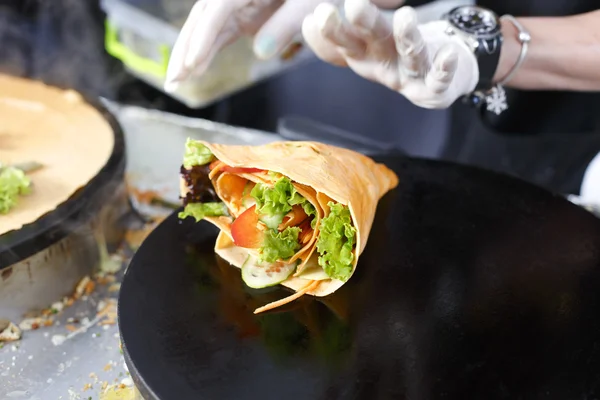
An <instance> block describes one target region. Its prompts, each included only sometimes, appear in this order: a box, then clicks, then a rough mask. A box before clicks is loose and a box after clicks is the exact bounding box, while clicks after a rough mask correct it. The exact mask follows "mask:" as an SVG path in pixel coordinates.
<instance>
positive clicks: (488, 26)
mask: <svg viewBox="0 0 600 400" xmlns="http://www.w3.org/2000/svg"><path fill="white" fill-rule="evenodd" d="M444 19H445V20H446V21H448V24H449V26H448V29H447V31H446V33H447V34H448V35H456V36H458V37H460V38H461V39H462V40H463V41H464V42H465V43H466V44H467V46H469V47H470V48H471V49H472V50H473V54H475V57H476V58H477V63H478V65H479V82H478V83H477V86H476V87H475V91H474V92H473V93H471V94H470V95H468V96H467V100H468V101H469V102H470V103H471V104H473V105H475V106H483V105H485V106H486V108H487V109H488V110H489V111H492V112H494V113H496V114H500V113H501V112H502V111H504V110H506V108H507V104H506V93H505V92H504V89H503V88H502V87H501V86H496V85H494V81H493V78H494V75H495V74H496V69H497V68H498V63H499V61H500V51H501V49H502V32H501V24H500V18H499V17H498V15H496V13H494V12H493V11H491V10H488V9H486V8H483V7H478V6H461V7H456V8H454V9H452V10H451V11H450V12H448V13H447V14H446V15H445V16H444Z"/></svg>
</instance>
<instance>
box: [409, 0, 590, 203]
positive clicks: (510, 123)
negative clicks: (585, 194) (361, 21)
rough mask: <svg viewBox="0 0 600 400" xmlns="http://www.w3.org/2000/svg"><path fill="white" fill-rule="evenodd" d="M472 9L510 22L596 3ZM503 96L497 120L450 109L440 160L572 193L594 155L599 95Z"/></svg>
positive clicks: (522, 1) (556, 0) (501, 1)
mask: <svg viewBox="0 0 600 400" xmlns="http://www.w3.org/2000/svg"><path fill="white" fill-rule="evenodd" d="M416 3H423V1H417V2H416ZM408 4H409V5H412V3H411V2H410V1H409V3H408ZM477 4H478V5H480V6H482V7H486V8H489V9H491V10H494V11H495V12H496V13H497V14H498V15H503V14H511V15H514V16H516V17H525V16H532V17H534V16H539V17H544V16H556V17H560V16H568V15H574V14H581V13H586V12H589V11H594V10H596V9H598V8H600V2H599V1H598V0H478V1H477ZM599 23H600V21H599ZM532 42H533V43H535V37H533V38H532ZM506 92H507V98H508V110H506V111H504V112H503V113H502V114H500V115H499V116H497V115H495V114H493V113H490V112H487V111H482V112H481V114H480V115H477V114H478V113H477V112H475V111H474V110H473V109H471V108H469V107H466V106H465V105H463V104H460V101H459V102H457V103H456V104H455V105H454V106H453V107H452V123H451V133H450V135H449V137H450V142H449V144H448V146H447V148H446V151H445V154H444V158H447V159H451V160H454V161H459V162H464V163H467V164H474V165H478V166H482V167H485V168H491V169H495V170H500V171H503V172H507V173H510V174H514V175H517V176H519V177H521V178H524V179H526V180H529V181H532V182H534V183H537V184H539V185H542V186H545V187H547V188H549V189H552V190H555V191H559V192H570V193H578V192H579V186H580V184H581V179H582V177H583V172H584V171H585V168H586V167H587V165H588V163H589V162H590V161H591V160H592V158H593V157H594V156H595V155H596V154H597V153H598V152H600V111H599V110H600V93H597V92H596V93H578V92H564V91H522V90H515V89H510V88H507V89H506Z"/></svg>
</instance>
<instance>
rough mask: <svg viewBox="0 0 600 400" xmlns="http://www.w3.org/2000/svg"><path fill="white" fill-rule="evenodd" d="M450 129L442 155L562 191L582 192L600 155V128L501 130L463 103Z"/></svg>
mask: <svg viewBox="0 0 600 400" xmlns="http://www.w3.org/2000/svg"><path fill="white" fill-rule="evenodd" d="M599 126H600V125H599ZM450 131H451V132H450V135H449V139H448V142H447V144H446V147H445V150H444V152H443V154H442V158H444V159H446V160H451V161H455V162H459V163H462V164H468V165H475V166H478V167H482V168H486V169H491V170H494V171H498V172H503V173H507V174H510V175H513V176H517V177H519V178H521V179H524V180H526V181H529V182H532V183H534V184H536V185H539V186H542V187H544V188H546V189H549V190H551V191H553V192H555V193H561V194H579V190H580V187H581V183H582V180H583V176H584V173H585V170H586V169H587V166H588V164H589V163H590V162H591V161H592V160H593V158H594V157H595V156H596V155H597V154H598V153H600V131H595V132H578V133H559V132H556V133H540V134H536V135H531V134H527V133H523V134H519V133H511V134H499V133H496V132H495V131H493V130H492V129H491V128H490V127H489V126H488V125H486V123H485V122H484V119H483V118H482V117H481V115H479V114H478V113H477V112H476V111H475V110H473V109H472V108H470V107H468V106H466V105H463V104H456V105H455V106H454V107H453V110H452V124H451V128H450Z"/></svg>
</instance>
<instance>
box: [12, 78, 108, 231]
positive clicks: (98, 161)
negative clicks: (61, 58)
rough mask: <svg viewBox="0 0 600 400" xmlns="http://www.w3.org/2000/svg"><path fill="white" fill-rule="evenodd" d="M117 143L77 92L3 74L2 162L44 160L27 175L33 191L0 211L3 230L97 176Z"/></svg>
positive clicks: (33, 218)
mask: <svg viewBox="0 0 600 400" xmlns="http://www.w3.org/2000/svg"><path fill="white" fill-rule="evenodd" d="M113 147H114V134H113V131H112V129H111V127H110V125H109V124H108V122H107V121H106V120H105V119H104V118H103V117H102V115H101V114H100V113H99V112H98V111H97V110H96V109H95V108H93V107H92V106H90V105H89V104H87V103H85V101H84V100H83V99H82V98H81V96H80V95H79V94H78V93H76V92H73V91H71V90H61V89H58V88H54V87H50V86H47V85H44V84H43V83H40V82H35V81H31V80H26V79H21V78H15V77H9V76H6V75H0V162H2V163H3V164H18V163H22V162H28V161H36V162H39V163H41V164H43V165H44V168H42V169H40V170H38V171H35V172H32V173H31V174H28V175H29V177H30V178H31V181H32V184H33V188H32V191H31V194H29V195H27V196H21V197H20V198H19V201H18V204H17V206H16V207H15V208H13V209H11V210H10V211H9V213H8V214H6V215H0V235H2V234H4V233H6V232H9V231H11V230H16V229H19V228H21V227H22V226H24V225H26V224H29V223H32V222H35V221H36V220H37V219H39V218H40V217H42V216H43V215H45V214H47V213H48V212H51V211H52V210H54V209H55V208H56V207H57V206H59V205H60V204H61V203H63V202H64V201H66V200H67V199H68V198H69V197H71V196H72V195H73V194H74V193H75V192H76V191H77V190H78V189H79V188H81V187H83V186H85V185H86V184H87V183H88V182H89V181H90V180H91V179H92V178H94V176H96V174H97V173H98V172H99V171H100V170H101V169H102V167H103V166H104V165H105V164H106V162H107V161H108V159H109V157H110V155H111V153H112V151H113Z"/></svg>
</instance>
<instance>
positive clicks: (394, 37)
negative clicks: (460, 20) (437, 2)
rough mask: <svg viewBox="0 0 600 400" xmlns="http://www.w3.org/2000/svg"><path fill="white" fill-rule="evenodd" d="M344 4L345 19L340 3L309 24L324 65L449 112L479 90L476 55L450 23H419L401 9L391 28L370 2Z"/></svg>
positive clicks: (306, 30) (309, 37)
mask: <svg viewBox="0 0 600 400" xmlns="http://www.w3.org/2000/svg"><path fill="white" fill-rule="evenodd" d="M343 6H344V11H345V19H342V17H341V15H340V13H339V10H338V8H337V7H336V5H335V4H332V3H322V4H320V5H319V6H317V8H316V9H315V11H314V12H313V14H311V15H309V16H308V17H306V19H305V20H304V23H303V26H302V33H303V34H304V38H305V40H306V41H307V43H308V44H309V46H310V47H311V48H312V49H313V50H314V52H315V53H316V54H317V56H318V57H320V58H321V59H323V60H324V61H327V62H329V63H332V64H335V65H347V66H348V67H350V68H351V69H352V70H354V72H356V73H357V74H359V75H361V76H362V77H364V78H366V79H369V80H372V81H376V82H379V83H381V84H383V85H385V86H387V87H389V88H390V89H392V90H395V91H397V92H400V93H401V94H402V95H404V96H405V97H406V98H408V99H409V100H410V101H411V102H413V103H414V104H416V105H418V106H420V107H424V108H446V107H448V106H450V105H451V104H452V103H453V102H454V101H455V100H456V99H458V98H459V97H460V96H462V95H465V94H468V93H470V92H472V91H473V89H474V88H475V86H476V84H477V81H478V80H479V68H478V66H477V60H476V58H475V55H474V54H473V52H472V51H471V50H470V49H469V48H468V47H467V45H466V44H465V43H464V42H463V41H462V40H461V39H459V38H457V37H456V36H449V35H448V34H446V33H445V30H446V28H447V27H448V23H447V22H446V21H434V22H430V23H427V24H423V25H418V21H417V15H416V13H415V10H414V9H413V8H411V7H402V8H400V9H399V10H397V11H396V12H395V14H394V18H393V23H391V24H390V23H389V22H388V20H387V19H386V18H385V16H384V15H383V14H382V13H381V11H380V10H379V9H378V8H377V7H376V6H375V5H373V4H372V3H371V2H370V1H369V0H345V1H344V4H343Z"/></svg>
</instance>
